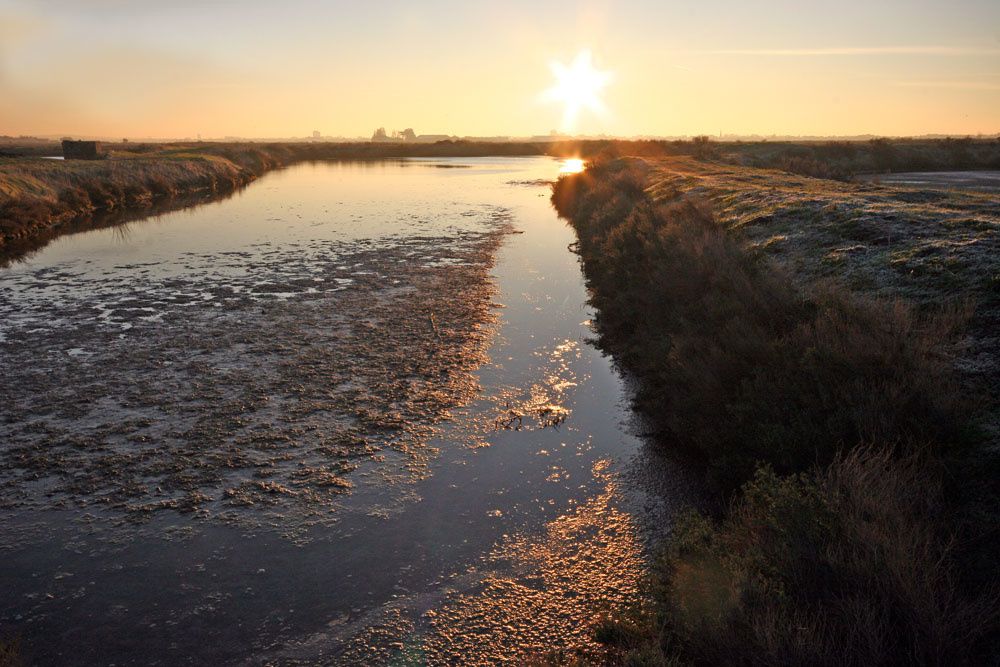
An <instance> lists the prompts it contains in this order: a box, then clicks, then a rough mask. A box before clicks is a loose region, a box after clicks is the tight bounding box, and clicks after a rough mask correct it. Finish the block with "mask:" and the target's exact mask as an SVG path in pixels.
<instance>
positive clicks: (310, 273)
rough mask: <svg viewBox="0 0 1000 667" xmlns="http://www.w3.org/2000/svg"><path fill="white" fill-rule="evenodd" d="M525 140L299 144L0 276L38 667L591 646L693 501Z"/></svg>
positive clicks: (17, 534) (14, 484)
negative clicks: (215, 193)
mask: <svg viewBox="0 0 1000 667" xmlns="http://www.w3.org/2000/svg"><path fill="white" fill-rule="evenodd" d="M559 168H560V164H559V163H558V162H556V161H553V160H550V159H548V158H510V159H496V158H481V159H455V160H405V161H394V162H390V161H386V162H371V163H316V164H306V165H300V166H296V167H293V168H290V169H286V170H282V171H278V172H272V173H270V174H268V175H267V176H265V177H263V178H262V179H260V181H258V182H257V183H255V184H253V185H252V186H251V187H249V188H247V189H245V190H243V191H241V192H239V193H237V194H236V195H235V196H233V197H231V198H227V199H224V200H221V201H218V202H214V203H210V204H206V205H202V206H198V207H196V208H192V209H187V210H184V211H178V212H174V213H168V214H165V215H160V216H157V217H155V218H151V219H147V220H142V221H139V222H133V223H130V224H129V225H128V226H126V227H115V228H110V229H101V230H95V231H90V232H84V233H80V234H74V235H72V236H65V237H62V238H60V239H57V240H55V241H54V242H52V243H51V244H49V245H48V246H46V247H45V248H44V249H42V250H41V251H39V252H37V253H36V254H34V255H32V256H30V257H28V258H27V259H26V260H25V261H23V262H20V263H17V264H14V265H12V266H10V267H9V268H7V269H4V270H2V272H0V353H2V357H0V373H2V375H3V377H4V381H3V383H2V386H0V402H2V404H3V405H4V406H5V407H4V412H3V415H2V421H0V438H2V439H3V442H4V444H3V445H2V449H0V485H2V487H0V488H2V490H3V496H2V497H3V504H2V508H0V512H2V514H0V537H2V542H0V544H2V547H0V548H2V550H3V554H2V558H3V562H4V567H3V570H2V574H0V577H2V580H3V584H4V587H5V589H6V590H7V592H8V593H7V595H5V596H4V597H3V599H2V600H0V627H2V631H3V632H5V633H13V634H16V635H18V636H20V637H22V639H23V644H24V646H25V653H26V655H27V657H28V658H29V659H30V660H31V661H32V662H33V663H37V664H92V663H95V662H97V663H109V664H110V663H114V664H164V665H168V664H169V665H174V664H204V663H206V662H210V661H211V662H216V663H219V664H330V663H334V664H338V663H339V664H389V663H412V664H422V663H432V664H446V663H449V662H452V663H454V662H462V663H465V664H495V663H496V662H500V661H517V660H519V659H521V658H522V657H523V656H524V655H526V654H528V653H532V652H537V651H542V650H548V649H551V648H558V647H561V646H566V647H572V646H582V647H584V648H586V647H588V646H590V644H589V639H588V634H587V627H588V624H589V623H590V622H591V621H592V620H593V619H594V618H595V616H596V615H597V614H599V613H600V612H601V610H605V609H608V608H612V607H615V606H620V605H622V604H626V603H627V602H629V601H630V600H631V599H634V596H635V595H636V591H637V587H638V584H639V579H640V577H641V575H642V572H643V567H644V561H645V558H646V551H647V544H646V541H647V535H648V534H649V532H648V530H647V528H648V527H649V526H650V525H661V524H662V522H664V521H666V520H667V517H669V515H670V513H671V512H672V511H673V510H674V509H675V506H676V505H678V504H679V503H681V502H682V501H683V500H684V499H685V498H686V497H688V495H689V494H690V491H689V489H688V485H687V484H686V483H685V482H684V481H683V480H682V476H681V475H680V474H679V472H678V471H676V470H675V469H674V468H673V467H672V465H671V464H669V463H667V462H665V461H662V460H660V459H658V458H657V457H655V456H653V455H652V454H651V453H650V452H649V451H647V448H646V447H645V446H644V444H643V443H642V441H641V440H640V439H639V438H637V437H636V436H635V435H633V434H632V428H631V427H630V423H631V415H630V412H629V410H628V407H627V401H626V391H625V389H624V386H623V383H622V380H621V378H620V377H619V376H618V375H617V374H616V372H615V371H614V369H613V368H612V366H611V363H610V362H609V360H608V359H606V358H604V357H603V356H602V355H601V354H600V353H599V352H598V351H597V350H596V349H595V348H594V347H593V346H592V345H591V344H590V342H589V339H590V337H591V336H592V335H593V334H592V331H591V329H590V317H591V312H590V310H589V308H588V306H587V305H586V290H585V287H584V285H583V281H582V277H581V274H580V269H579V265H578V262H577V259H576V256H575V255H573V254H572V252H570V250H569V245H570V244H571V243H572V242H573V241H574V238H573V235H572V232H571V230H570V229H569V228H568V227H567V226H566V225H564V224H563V223H562V222H561V221H559V220H558V219H557V218H556V216H555V214H554V212H553V211H552V209H551V207H550V205H549V201H548V194H549V188H548V185H547V181H548V180H549V179H552V178H555V177H556V176H557V174H558V171H559Z"/></svg>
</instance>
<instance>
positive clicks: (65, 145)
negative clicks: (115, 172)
mask: <svg viewBox="0 0 1000 667" xmlns="http://www.w3.org/2000/svg"><path fill="white" fill-rule="evenodd" d="M62 149H63V157H64V158H66V159H67V160H100V159H101V158H103V157H105V156H104V152H103V151H102V150H101V142H100V141H73V140H72V139H63V142H62Z"/></svg>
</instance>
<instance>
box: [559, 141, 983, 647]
mask: <svg viewBox="0 0 1000 667" xmlns="http://www.w3.org/2000/svg"><path fill="white" fill-rule="evenodd" d="M675 162H677V163H679V164H681V165H683V164H685V162H684V161H683V160H680V161H666V162H665V163H664V164H665V165H666V166H664V165H659V166H658V164H659V163H650V162H647V161H643V160H635V159H631V160H629V159H624V160H623V159H615V160H598V161H596V162H595V164H593V165H591V167H590V168H589V169H588V170H587V171H586V172H584V173H583V174H580V175H576V176H569V177H563V178H562V179H560V181H559V182H558V183H557V184H556V185H555V187H554V192H553V202H554V204H555V206H556V208H557V209H558V210H559V212H560V213H561V214H562V215H563V216H564V217H566V218H567V219H568V220H569V221H570V223H571V224H572V225H573V227H574V228H575V229H576V231H577V234H578V237H579V252H580V254H581V256H582V258H583V262H584V270H585V273H586V276H587V280H588V283H589V286H590V288H591V291H592V301H593V304H594V306H595V307H596V310H597V313H598V315H597V325H598V330H599V333H600V335H601V342H602V345H603V346H604V347H605V348H606V349H608V350H609V351H610V352H612V353H613V354H615V356H616V358H617V359H618V360H619V361H620V363H621V364H622V365H623V366H624V367H625V368H627V369H628V370H629V371H630V372H631V373H632V374H633V375H634V376H635V377H636V378H637V380H638V382H637V385H638V393H637V403H638V406H639V407H640V409H641V410H642V411H643V412H644V413H645V414H646V416H647V417H648V418H649V420H650V421H651V422H652V423H653V424H654V425H655V426H656V427H657V429H658V431H659V435H660V439H661V440H662V441H663V442H665V443H668V444H669V445H670V446H671V447H673V448H675V449H679V450H682V451H684V452H686V453H689V454H691V455H693V456H694V457H695V458H696V460H698V461H700V462H701V463H702V464H703V465H704V466H705V468H706V470H707V471H708V474H709V475H708V477H709V479H710V480H711V488H714V489H716V490H717V491H718V493H719V497H720V499H721V500H722V503H721V504H720V506H721V507H727V508H728V511H722V512H719V516H717V517H704V516H691V517H689V518H688V519H687V520H685V521H683V522H682V523H681V525H680V526H679V527H678V528H677V530H676V533H675V535H674V537H673V539H672V540H671V541H670V544H669V546H668V547H667V549H666V553H665V554H664V556H663V558H662V559H661V561H660V562H659V564H658V566H657V568H656V576H655V584H654V586H653V587H652V590H651V593H650V604H649V606H648V608H645V609H639V610H635V611H634V613H632V614H630V615H627V616H624V617H621V618H616V619H613V620H612V621H609V622H608V623H606V624H604V625H602V626H601V628H599V630H598V634H599V637H600V639H601V640H602V641H604V642H605V643H606V644H608V645H609V646H611V647H613V649H614V652H613V657H615V658H617V659H618V660H619V661H620V662H622V663H627V664H865V665H870V664H886V665H888V664H914V663H915V664H946V663H947V664H963V663H964V664H974V663H976V662H978V661H981V660H983V659H985V657H986V656H988V655H990V654H991V651H993V650H995V648H996V647H993V646H991V645H990V642H991V641H992V639H993V637H995V633H996V630H997V628H998V625H997V619H998V616H997V611H998V609H997V606H996V604H995V603H994V602H993V600H994V599H995V597H996V593H997V589H996V583H995V581H996V579H995V574H992V569H991V568H989V567H983V565H982V563H983V562H987V563H989V562H993V561H994V554H993V553H992V551H990V550H989V549H988V548H985V549H984V548H983V547H982V546H981V544H982V543H981V542H980V543H979V544H980V546H979V547H978V551H977V548H972V547H968V546H967V545H968V544H971V543H972V540H971V538H970V536H971V535H972V534H973V533H977V536H980V537H981V535H982V534H984V533H985V534H989V531H990V527H989V521H990V520H993V518H994V517H995V508H993V509H992V510H987V511H986V512H985V514H982V513H980V516H979V518H982V517H983V516H986V517H988V518H987V524H986V525H985V526H983V525H979V526H975V527H973V528H970V529H968V531H966V528H967V527H968V526H967V525H968V524H969V523H970V521H968V516H969V505H968V504H966V503H965V502H964V501H962V500H960V499H959V496H960V495H961V494H960V493H956V492H955V490H954V489H953V488H947V485H945V484H944V483H943V482H942V480H943V479H950V475H951V474H954V472H955V471H956V470H957V469H958V465H957V464H953V462H955V461H963V460H967V458H968V456H969V454H968V452H970V451H972V448H973V447H974V446H975V444H976V442H977V438H979V437H980V434H979V433H978V431H977V429H975V428H973V427H972V424H973V423H974V422H973V415H974V412H975V410H976V408H977V407H981V406H976V405H974V401H969V400H968V395H967V393H966V390H965V389H964V388H963V387H964V385H963V381H964V380H963V378H960V377H958V375H957V374H956V373H955V371H954V367H955V362H954V359H953V358H952V356H951V352H952V351H953V350H954V346H953V342H954V340H955V333H956V332H957V331H959V330H960V329H961V328H962V327H963V326H964V324H965V323H966V321H967V320H968V318H969V316H970V313H971V312H972V306H971V305H969V304H968V303H965V302H962V301H959V302H958V303H951V304H949V305H947V306H945V305H944V304H943V302H942V300H940V299H939V300H938V302H937V303H935V304H931V303H930V302H929V301H928V302H927V303H924V304H922V305H921V307H919V308H916V307H914V306H913V305H911V304H910V303H908V302H904V301H902V300H899V299H898V298H897V299H888V298H875V297H871V296H865V295H862V294H860V293H859V292H858V291H856V290H848V289H846V288H845V287H844V285H843V284H841V283H835V282H833V281H830V280H816V281H814V280H807V281H803V280H801V278H800V272H799V271H796V272H795V275H793V274H792V273H790V271H791V270H792V269H793V268H797V267H796V265H794V264H789V263H782V265H778V264H776V263H775V262H773V261H772V260H771V258H770V256H769V252H768V249H767V247H766V245H762V244H753V243H748V242H747V240H746V238H745V237H743V236H742V235H741V233H740V229H739V227H738V226H731V225H730V224H729V222H730V220H729V218H728V217H726V218H724V219H723V220H722V221H720V220H719V219H718V218H717V217H716V211H717V210H719V209H720V208H722V209H723V210H725V209H724V207H720V206H719V203H720V201H725V197H724V196H722V195H720V194H719V192H718V190H717V189H714V188H712V187H707V186H706V182H705V181H704V180H699V179H698V178H695V177H693V176H691V175H690V174H681V175H676V174H675V175H674V176H672V177H671V176H668V175H667V173H668V172H671V171H672V170H671V168H670V167H671V166H672V165H674V164H675ZM706 171H707V172H709V175H710V174H711V173H712V169H706ZM767 176H768V174H767V173H766V172H764V173H763V174H761V178H767ZM706 178H707V177H706ZM758 187H759V183H758ZM735 199H736V198H734V201H735ZM734 205H735V204H734ZM800 224H803V225H805V224H806V223H805V221H800ZM986 505H989V502H987V503H980V504H979V506H978V509H977V511H979V510H981V509H982V508H983V507H985V506H986ZM973 563H975V564H973ZM984 572H986V573H989V574H984ZM984 578H985V579H987V580H988V582H987V583H986V584H985V585H984V583H983V580H984Z"/></svg>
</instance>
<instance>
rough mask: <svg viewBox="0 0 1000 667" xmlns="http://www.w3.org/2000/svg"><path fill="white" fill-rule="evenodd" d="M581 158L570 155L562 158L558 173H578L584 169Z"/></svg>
mask: <svg viewBox="0 0 1000 667" xmlns="http://www.w3.org/2000/svg"><path fill="white" fill-rule="evenodd" d="M584 166H585V165H584V164H583V160H581V159H580V158H577V157H571V158H567V159H565V160H563V163H562V165H561V166H560V167H559V173H560V174H579V173H580V172H581V171H583V169H584Z"/></svg>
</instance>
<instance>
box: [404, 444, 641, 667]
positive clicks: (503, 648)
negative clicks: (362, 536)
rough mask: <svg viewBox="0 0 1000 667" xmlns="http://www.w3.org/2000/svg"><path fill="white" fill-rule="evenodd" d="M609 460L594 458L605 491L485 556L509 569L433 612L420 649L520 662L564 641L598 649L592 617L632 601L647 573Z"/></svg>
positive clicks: (428, 654)
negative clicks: (539, 532)
mask: <svg viewBox="0 0 1000 667" xmlns="http://www.w3.org/2000/svg"><path fill="white" fill-rule="evenodd" d="M609 463H610V462H609V461H606V460H603V461H598V462H596V463H595V465H594V468H593V474H594V477H595V478H596V479H598V480H600V481H601V482H602V483H603V485H604V488H603V490H601V491H599V492H598V493H597V494H596V495H595V496H593V497H592V498H590V499H589V500H588V501H587V502H585V503H583V504H582V505H580V506H578V507H577V508H576V509H574V510H572V511H570V512H568V513H567V514H564V515H562V516H560V517H558V518H556V519H554V520H553V521H550V522H549V523H548V525H547V526H546V530H545V532H544V533H543V535H541V536H539V537H530V536H510V537H509V538H507V539H506V540H505V541H504V542H503V543H502V544H501V545H500V547H499V548H498V549H497V551H495V552H494V553H493V554H491V556H490V558H489V559H488V561H492V562H494V563H497V564H502V563H506V564H507V565H508V566H509V567H511V571H510V572H509V573H505V568H503V567H501V569H500V571H498V572H494V573H489V574H487V575H486V576H485V577H484V579H483V580H482V582H481V583H480V585H479V587H478V588H479V590H478V591H477V592H475V593H461V594H458V595H456V596H454V597H452V598H451V599H450V600H449V601H448V602H446V603H445V604H444V605H443V606H441V607H439V608H438V609H436V610H434V611H431V612H428V613H427V614H426V617H427V618H428V619H429V620H430V621H431V625H432V627H433V628H434V631H433V632H432V633H431V634H430V636H428V637H426V638H425V640H424V642H423V646H422V647H421V648H422V650H421V654H422V655H423V656H424V658H425V659H426V660H428V661H429V662H430V663H441V664H452V663H461V664H466V665H493V664H497V663H499V662H514V663H519V662H521V661H524V660H526V659H527V658H528V657H529V656H532V655H534V656H539V655H544V654H545V653H546V652H547V651H550V650H553V649H559V648H565V649H572V648H576V649H578V650H582V651H583V652H585V653H591V655H594V656H599V655H600V649H599V648H598V647H597V646H596V645H595V644H594V643H593V639H592V637H591V634H590V633H591V629H592V627H593V624H594V623H595V622H596V621H597V620H598V619H599V618H600V617H601V616H602V615H603V614H604V613H606V612H607V611H609V610H611V609H616V608H619V609H620V608H622V607H623V606H625V605H627V604H629V603H630V602H634V601H635V600H636V599H637V596H638V594H639V587H640V581H641V579H642V576H643V573H644V572H645V566H646V561H645V555H644V551H643V547H642V543H641V539H640V538H639V536H638V532H639V530H638V526H637V525H636V524H635V522H634V519H633V517H632V516H631V515H629V514H628V513H627V512H624V511H622V510H621V509H619V508H618V507H617V504H618V503H617V500H618V498H619V494H620V491H619V489H618V485H617V481H616V480H615V477H614V475H612V474H611V473H609V472H608V470H607V468H608V465H609Z"/></svg>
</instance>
